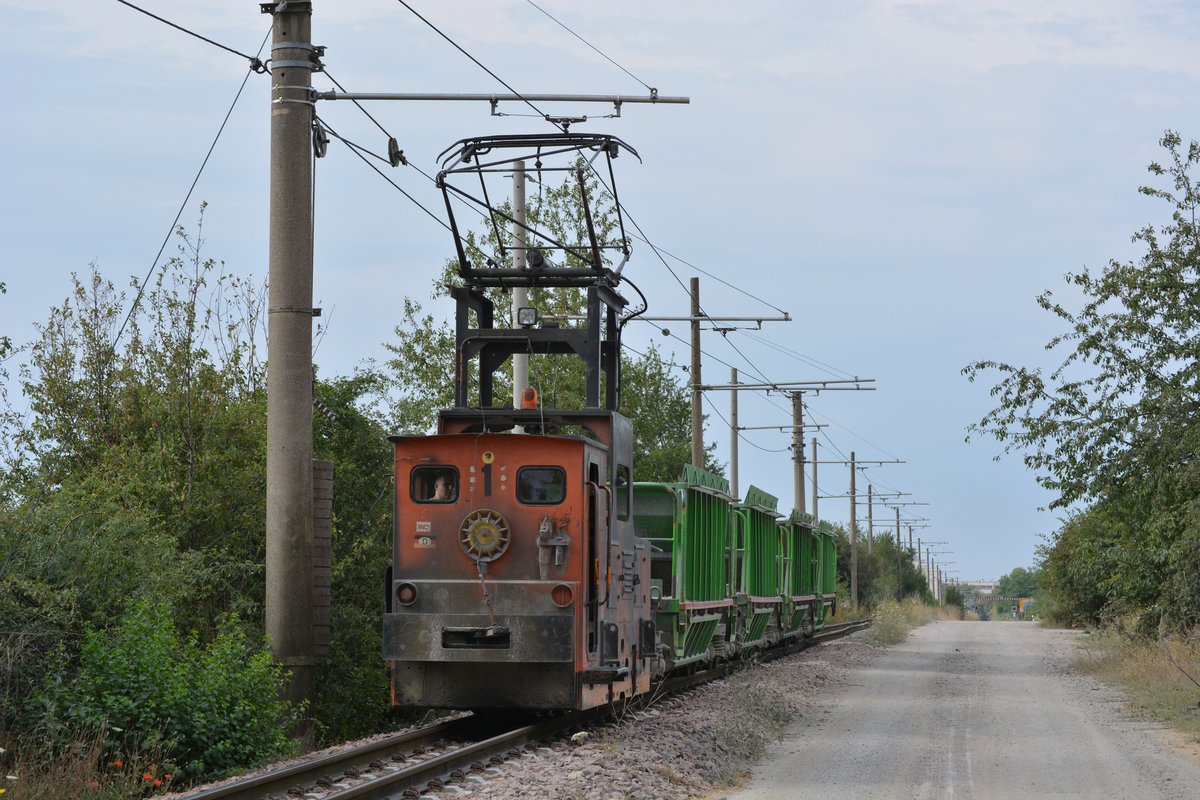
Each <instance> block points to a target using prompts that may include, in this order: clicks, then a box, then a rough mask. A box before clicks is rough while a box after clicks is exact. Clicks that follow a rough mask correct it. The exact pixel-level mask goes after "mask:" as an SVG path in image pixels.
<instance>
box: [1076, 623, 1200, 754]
mask: <svg viewBox="0 0 1200 800" xmlns="http://www.w3.org/2000/svg"><path fill="white" fill-rule="evenodd" d="M1079 647H1080V652H1079V655H1078V656H1077V658H1076V664H1077V666H1078V667H1079V669H1080V671H1081V672H1084V673H1087V674H1090V675H1093V676H1095V677H1096V678H1098V679H1100V680H1101V681H1103V682H1104V683H1106V684H1108V685H1110V686H1113V687H1116V688H1118V689H1120V690H1121V691H1122V692H1123V693H1124V694H1125V696H1126V697H1127V699H1128V701H1129V705H1130V706H1131V707H1132V708H1133V709H1134V711H1135V712H1136V713H1137V714H1138V715H1139V716H1142V717H1145V718H1148V719H1154V720H1158V721H1160V722H1165V723H1167V724H1169V725H1171V726H1172V727H1174V728H1176V729H1178V730H1180V731H1183V732H1184V733H1187V734H1190V735H1191V736H1192V737H1195V738H1200V685H1197V683H1198V682H1200V641H1197V640H1195V639H1192V640H1189V641H1165V640H1164V641H1159V642H1147V641H1144V640H1135V639H1129V638H1126V637H1122V636H1119V635H1117V634H1114V633H1091V634H1088V635H1087V636H1085V637H1083V638H1082V639H1081V640H1080V642H1079Z"/></svg>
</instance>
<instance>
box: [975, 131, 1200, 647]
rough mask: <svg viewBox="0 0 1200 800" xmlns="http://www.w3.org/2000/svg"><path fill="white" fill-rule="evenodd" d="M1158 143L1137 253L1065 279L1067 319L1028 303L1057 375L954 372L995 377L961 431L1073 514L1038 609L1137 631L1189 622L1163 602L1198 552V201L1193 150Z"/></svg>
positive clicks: (1001, 369) (992, 364)
mask: <svg viewBox="0 0 1200 800" xmlns="http://www.w3.org/2000/svg"><path fill="white" fill-rule="evenodd" d="M1161 144H1162V146H1163V148H1164V149H1165V151H1166V154H1167V159H1166V160H1165V163H1162V164H1160V163H1158V162H1155V163H1152V164H1150V166H1149V171H1150V173H1151V174H1152V175H1153V176H1154V177H1155V179H1165V182H1166V184H1167V185H1166V186H1165V187H1164V186H1157V187H1155V186H1147V187H1142V188H1141V190H1140V191H1141V192H1142V193H1143V194H1145V195H1147V196H1149V197H1153V198H1157V199H1160V200H1162V201H1164V202H1165V203H1167V204H1168V205H1169V206H1170V207H1171V215H1170V221H1169V222H1167V223H1166V224H1162V225H1159V226H1154V225H1147V226H1145V227H1143V228H1142V229H1141V230H1139V231H1137V232H1136V233H1135V234H1134V236H1133V239H1134V241H1135V242H1137V243H1139V244H1140V245H1142V246H1143V247H1144V249H1145V252H1144V253H1143V255H1142V256H1141V257H1140V258H1139V259H1138V260H1137V261H1131V262H1119V261H1115V260H1114V261H1111V262H1109V264H1108V265H1107V266H1106V267H1104V268H1103V269H1101V270H1100V271H1098V272H1092V271H1090V270H1087V269H1084V270H1083V271H1081V272H1079V273H1077V274H1068V275H1067V280H1068V282H1069V283H1070V284H1071V285H1072V286H1073V287H1074V288H1075V289H1076V290H1077V291H1078V292H1079V293H1080V294H1081V295H1082V297H1083V304H1082V307H1081V308H1080V309H1079V310H1076V311H1073V310H1069V309H1068V308H1067V307H1065V306H1064V305H1063V304H1061V303H1059V302H1057V301H1056V300H1055V299H1054V297H1053V295H1052V294H1051V293H1050V292H1045V293H1043V294H1042V295H1041V296H1040V297H1039V298H1038V303H1039V304H1040V305H1041V306H1042V307H1043V308H1045V309H1046V310H1047V311H1049V312H1051V313H1052V314H1053V315H1054V316H1055V317H1056V318H1058V319H1059V320H1060V321H1061V323H1062V325H1063V328H1064V332H1063V333H1061V334H1060V335H1058V336H1055V337H1054V338H1052V339H1051V340H1050V342H1049V343H1048V344H1047V345H1046V349H1047V350H1048V351H1050V352H1056V353H1059V354H1060V360H1059V363H1058V366H1057V367H1055V368H1054V369H1053V371H1051V372H1049V373H1048V374H1046V373H1043V371H1042V370H1040V369H1037V368H1028V367H1022V366H1017V365H1013V364H1009V363H1005V362H998V361H977V362H974V363H972V364H970V365H968V366H967V367H966V368H965V369H964V373H965V374H966V375H967V377H968V378H969V379H971V380H976V379H977V378H979V377H980V376H981V375H983V374H985V373H992V372H998V373H999V375H1000V379H999V381H998V382H997V383H996V384H995V385H994V387H993V388H992V396H993V397H994V398H996V401H997V405H996V407H995V408H994V409H992V410H991V411H989V412H988V413H987V414H985V415H984V416H983V417H982V418H981V420H980V421H979V422H978V423H976V424H975V425H973V426H972V428H971V430H972V432H973V433H985V434H988V435H990V436H994V437H995V438H996V439H997V440H998V441H999V442H1001V443H1002V444H1003V445H1004V449H1005V451H1006V452H1009V451H1013V450H1018V451H1020V452H1022V457H1023V459H1024V461H1025V463H1026V464H1027V465H1028V466H1029V467H1030V468H1031V469H1032V470H1033V471H1034V472H1035V473H1036V475H1037V478H1038V480H1039V482H1040V483H1042V485H1044V486H1046V487H1047V488H1048V489H1050V490H1052V491H1053V492H1055V494H1056V497H1055V499H1054V501H1053V502H1052V503H1051V505H1052V506H1053V507H1060V508H1074V510H1075V514H1074V515H1073V516H1072V517H1071V518H1070V519H1069V520H1068V521H1067V522H1066V523H1065V524H1064V526H1063V528H1062V529H1061V530H1060V531H1059V532H1058V533H1057V534H1055V536H1054V537H1053V538H1052V540H1051V542H1050V544H1049V545H1048V546H1047V547H1046V548H1043V550H1042V555H1043V558H1044V560H1043V567H1044V569H1045V572H1046V577H1047V587H1048V588H1049V589H1050V590H1051V592H1052V593H1053V595H1054V596H1053V597H1052V598H1051V603H1050V606H1051V607H1052V608H1054V609H1056V610H1057V612H1061V613H1062V614H1063V616H1064V617H1065V618H1068V619H1079V618H1081V617H1084V618H1089V619H1091V620H1093V621H1094V620H1095V619H1097V618H1099V617H1104V616H1116V615H1120V614H1126V613H1130V612H1133V611H1137V612H1139V613H1144V615H1145V616H1144V620H1143V627H1144V628H1145V629H1147V630H1149V629H1153V628H1155V627H1156V626H1157V625H1158V624H1159V622H1160V621H1165V622H1166V623H1167V624H1168V625H1170V626H1178V627H1187V626H1188V625H1194V624H1196V621H1197V620H1200V597H1197V596H1196V593H1195V592H1188V591H1184V592H1182V593H1180V592H1176V591H1173V589H1175V588H1179V587H1178V586H1177V582H1176V576H1177V575H1184V574H1186V573H1187V572H1188V570H1190V569H1192V567H1191V565H1192V564H1193V563H1194V561H1195V557H1194V555H1193V554H1194V553H1195V552H1196V550H1197V548H1198V547H1200V527H1198V526H1197V524H1196V502H1195V498H1196V497H1197V495H1198V494H1200V465H1197V463H1196V459H1195V453H1196V452H1197V449H1198V448H1200V425H1198V424H1197V423H1196V419H1197V409H1198V408H1200V371H1198V370H1200V360H1198V359H1197V358H1196V353H1197V352H1200V302H1198V301H1200V228H1198V227H1197V223H1196V209H1197V205H1198V204H1200V191H1198V187H1197V184H1196V182H1195V180H1194V179H1193V177H1192V172H1193V171H1194V170H1195V168H1196V166H1197V164H1198V163H1200V144H1197V143H1196V142H1191V143H1190V144H1188V145H1186V146H1185V145H1184V143H1183V140H1182V139H1181V138H1180V136H1179V135H1178V134H1177V133H1174V132H1172V131H1168V132H1167V133H1166V134H1165V135H1164V136H1163V138H1162V140H1161ZM1089 581H1093V582H1092V583H1090V584H1089ZM1089 586H1090V587H1092V588H1089ZM1168 587H1172V588H1170V589H1168ZM1064 592H1073V593H1074V594H1072V595H1071V596H1065V595H1063V593H1064ZM1101 598H1102V599H1101ZM1098 605H1099V608H1097V606H1098ZM1164 613H1166V617H1163V614H1164Z"/></svg>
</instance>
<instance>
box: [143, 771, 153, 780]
mask: <svg viewBox="0 0 1200 800" xmlns="http://www.w3.org/2000/svg"><path fill="white" fill-rule="evenodd" d="M142 780H144V781H152V780H154V776H153V775H151V774H150V773H149V772H143V773H142Z"/></svg>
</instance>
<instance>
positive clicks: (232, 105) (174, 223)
mask: <svg viewBox="0 0 1200 800" xmlns="http://www.w3.org/2000/svg"><path fill="white" fill-rule="evenodd" d="M118 2H125V0H118ZM126 5H128V3H127V4H126ZM138 10H139V11H140V10H141V9H138ZM270 35H271V32H270V31H267V35H266V36H264V37H263V41H262V44H260V45H259V46H258V52H260V53H261V52H262V49H263V48H264V47H266V44H267V38H268V37H270ZM239 55H241V54H240V53H239ZM250 70H251V71H250V72H247V73H246V76H245V77H244V78H242V85H241V86H239V87H238V90H237V94H235V95H234V97H233V102H232V103H230V104H229V110H228V111H226V112H225V118H224V119H222V120H221V126H220V127H219V128H218V129H217V135H216V136H214V137H213V140H212V144H210V145H209V146H208V152H207V153H205V154H204V161H202V162H201V164H200V169H198V170H197V171H196V177H195V178H193V179H192V185H191V186H189V187H188V190H187V194H186V195H185V196H184V198H183V202H182V203H180V204H179V210H178V211H176V212H175V219H174V220H172V222H171V227H170V228H169V229H168V230H167V235H166V236H164V237H163V241H162V244H161V245H160V246H159V248H158V253H157V254H155V256H154V262H153V263H152V264H151V265H150V270H149V271H148V272H147V273H146V280H145V281H143V282H142V285H141V286H139V287H138V291H137V295H136V296H134V298H133V303H132V305H130V307H129V313H128V314H126V315H125V320H124V321H123V322H122V323H121V327H120V329H118V330H117V335H116V336H114V337H113V341H112V349H111V350H110V352H109V357H110V358H111V357H112V355H114V354H115V352H116V346H117V342H118V341H120V339H121V335H122V334H123V333H124V332H125V327H126V326H127V325H128V324H129V320H130V319H131V318H132V317H133V314H134V312H135V311H137V307H138V305H139V304H140V303H141V300H142V295H143V294H145V292H146V286H147V285H149V283H150V279H151V278H152V277H153V276H154V271H155V270H156V269H158V260H159V259H160V258H162V254H163V251H164V250H166V249H167V243H168V242H170V241H171V236H172V234H174V233H175V229H176V226H178V225H179V218H180V217H182V216H183V210H184V209H185V208H187V204H188V201H190V200H191V199H192V192H194V191H195V190H196V184H198V183H199V182H200V176H201V175H203V174H204V168H205V167H207V166H208V160H209V158H211V157H212V154H213V151H214V150H215V149H216V147H217V142H219V141H220V140H221V134H222V133H224V132H225V125H226V124H227V123H228V122H229V118H230V116H232V115H233V109H234V108H236V107H237V104H238V100H240V99H241V97H242V91H243V90H244V89H245V88H246V83H247V82H248V81H249V80H250V74H251V72H253V71H254V68H253V66H251V68H250Z"/></svg>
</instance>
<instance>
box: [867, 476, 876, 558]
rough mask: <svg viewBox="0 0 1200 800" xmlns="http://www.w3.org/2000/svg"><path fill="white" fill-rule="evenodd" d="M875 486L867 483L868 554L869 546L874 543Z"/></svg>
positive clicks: (868, 551)
mask: <svg viewBox="0 0 1200 800" xmlns="http://www.w3.org/2000/svg"><path fill="white" fill-rule="evenodd" d="M874 490H875V487H874V486H873V485H871V484H869V483H868V484H867V554H868V555H870V553H871V547H872V546H873V545H874V543H875V511H874V506H875V503H874V500H875V491H874Z"/></svg>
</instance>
